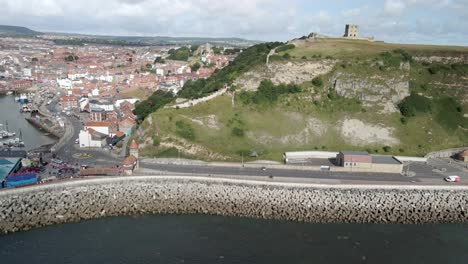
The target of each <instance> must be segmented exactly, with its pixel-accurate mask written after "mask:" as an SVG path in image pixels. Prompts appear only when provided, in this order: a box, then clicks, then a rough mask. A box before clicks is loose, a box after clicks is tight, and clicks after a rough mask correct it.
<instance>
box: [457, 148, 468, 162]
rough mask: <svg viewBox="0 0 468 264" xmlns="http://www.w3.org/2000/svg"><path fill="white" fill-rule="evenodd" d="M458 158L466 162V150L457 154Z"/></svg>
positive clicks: (467, 152)
mask: <svg viewBox="0 0 468 264" xmlns="http://www.w3.org/2000/svg"><path fill="white" fill-rule="evenodd" d="M458 159H459V160H461V161H463V162H468V150H465V151H463V152H461V153H459V154H458Z"/></svg>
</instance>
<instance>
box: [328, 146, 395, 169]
mask: <svg viewBox="0 0 468 264" xmlns="http://www.w3.org/2000/svg"><path fill="white" fill-rule="evenodd" d="M336 163H337V165H338V166H342V167H344V168H349V169H350V170H353V169H357V170H368V171H372V172H385V173H402V172H403V163H401V162H400V161H399V160H398V159H397V158H395V157H393V156H387V155H370V154H369V153H368V152H365V151H341V152H340V153H338V155H337V156H336Z"/></svg>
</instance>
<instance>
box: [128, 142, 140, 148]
mask: <svg viewBox="0 0 468 264" xmlns="http://www.w3.org/2000/svg"><path fill="white" fill-rule="evenodd" d="M130 149H138V144H137V143H136V142H135V140H133V141H132V144H130Z"/></svg>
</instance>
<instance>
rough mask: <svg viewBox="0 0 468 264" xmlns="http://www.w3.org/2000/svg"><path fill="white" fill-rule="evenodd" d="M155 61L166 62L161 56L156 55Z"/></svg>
mask: <svg viewBox="0 0 468 264" xmlns="http://www.w3.org/2000/svg"><path fill="white" fill-rule="evenodd" d="M154 63H161V64H164V63H166V61H165V60H164V59H163V58H161V57H156V59H155V60H154Z"/></svg>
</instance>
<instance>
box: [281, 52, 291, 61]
mask: <svg viewBox="0 0 468 264" xmlns="http://www.w3.org/2000/svg"><path fill="white" fill-rule="evenodd" d="M290 58H291V55H289V53H287V52H286V53H285V54H284V55H283V59H287V60H288V59H290Z"/></svg>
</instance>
